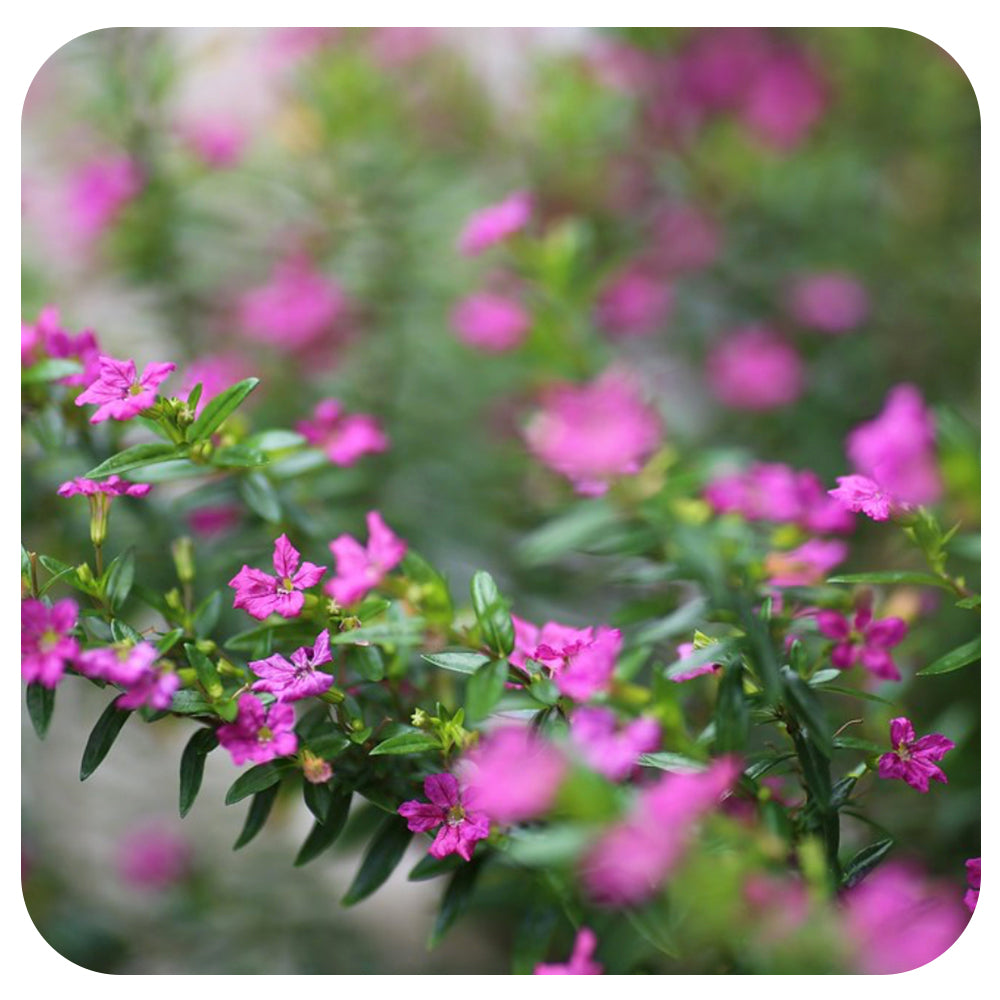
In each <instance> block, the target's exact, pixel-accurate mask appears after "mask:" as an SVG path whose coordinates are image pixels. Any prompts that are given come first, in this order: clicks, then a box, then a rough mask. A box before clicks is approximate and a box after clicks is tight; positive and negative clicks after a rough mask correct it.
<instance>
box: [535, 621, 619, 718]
mask: <svg viewBox="0 0 1000 1000" xmlns="http://www.w3.org/2000/svg"><path fill="white" fill-rule="evenodd" d="M621 645H622V634H621V631H620V630H619V629H616V628H607V627H606V626H604V625H601V626H599V627H598V628H597V629H596V630H595V632H594V638H593V641H591V642H588V643H584V644H583V645H581V646H580V647H579V648H578V649H577V650H575V651H573V652H570V651H568V650H567V651H565V653H564V656H563V662H562V664H561V665H560V666H559V667H556V668H553V674H552V677H553V680H554V681H555V685H556V687H557V688H559V691H560V692H561V693H562V694H564V695H566V696H567V697H569V698H573V699H574V700H575V701H586V700H587V699H588V698H592V697H593V696H594V695H595V694H597V693H599V692H601V691H606V690H607V688H608V685H609V684H610V683H611V675H612V674H613V673H614V669H615V661H616V660H617V658H618V653H619V652H620V650H621ZM539 653H540V654H542V656H544V655H545V653H544V650H543V649H541V648H540V649H539ZM543 662H544V661H543Z"/></svg>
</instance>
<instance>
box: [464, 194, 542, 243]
mask: <svg viewBox="0 0 1000 1000" xmlns="http://www.w3.org/2000/svg"><path fill="white" fill-rule="evenodd" d="M531 208H532V205H531V195H530V194H528V192H527V191H515V192H514V193H513V194H511V195H508V196H507V197H506V198H505V199H504V200H503V201H501V202H497V204H495V205H490V206H488V207H487V208H482V209H480V210H479V211H478V212H475V213H473V214H472V215H471V216H470V217H469V220H468V221H467V222H466V224H465V228H464V229H463V230H462V234H461V235H460V236H459V238H458V249H459V250H460V251H461V252H462V253H463V254H465V256H466V257H474V256H475V255H476V254H480V253H482V252H483V251H484V250H486V249H487V248H488V247H491V246H493V244H494V243H499V242H501V241H502V240H505V239H506V238H507V237H508V236H511V235H513V234H514V233H516V232H518V231H519V230H521V229H524V227H525V226H526V225H527V224H528V220H529V219H530V218H531Z"/></svg>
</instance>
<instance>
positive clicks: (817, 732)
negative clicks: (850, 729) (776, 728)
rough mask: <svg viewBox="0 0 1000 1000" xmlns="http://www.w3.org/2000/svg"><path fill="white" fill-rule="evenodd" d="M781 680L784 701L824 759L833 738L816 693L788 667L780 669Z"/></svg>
mask: <svg viewBox="0 0 1000 1000" xmlns="http://www.w3.org/2000/svg"><path fill="white" fill-rule="evenodd" d="M781 678H782V681H783V683H784V693H785V701H786V702H787V704H788V706H789V707H790V708H791V709H792V711H793V712H794V713H795V717H796V718H797V719H798V721H799V723H800V724H801V725H802V726H803V727H804V728H805V729H806V731H807V732H808V739H809V740H810V741H811V742H813V743H814V744H815V745H816V746H817V747H818V748H819V750H820V752H821V753H822V754H823V756H824V757H829V756H830V753H831V752H832V750H833V737H832V735H831V731H830V722H829V720H828V719H827V717H826V712H825V710H824V709H823V706H822V705H821V704H820V702H819V698H817V696H816V692H815V691H813V689H812V688H810V687H809V685H808V684H806V682H805V681H804V680H803V679H802V678H801V677H799V675H798V674H797V673H795V672H794V671H793V670H791V669H790V668H789V667H782V668H781Z"/></svg>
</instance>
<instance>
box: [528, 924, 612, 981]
mask: <svg viewBox="0 0 1000 1000" xmlns="http://www.w3.org/2000/svg"><path fill="white" fill-rule="evenodd" d="M596 947H597V937H596V935H595V934H594V932H593V931H592V930H591V929H590V928H589V927H581V928H580V930H579V932H578V933H577V935H576V942H575V943H574V945H573V954H572V955H571V956H570V959H569V962H567V963H566V964H565V965H546V964H545V963H544V962H542V963H539V964H538V965H536V966H535V975H536V976H599V975H601V974H602V973H603V972H604V967H603V966H602V965H601V964H600V963H598V962H594V961H591V957H592V956H593V954H594V949H595V948H596Z"/></svg>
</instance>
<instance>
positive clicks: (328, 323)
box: [239, 256, 347, 350]
mask: <svg viewBox="0 0 1000 1000" xmlns="http://www.w3.org/2000/svg"><path fill="white" fill-rule="evenodd" d="M346 306H347V300H346V298H345V296H344V293H343V292H342V291H341V290H340V287H339V286H338V285H337V284H336V283H335V282H333V281H332V280H331V279H329V278H327V277H326V276H325V275H323V274H321V273H320V272H319V271H317V270H316V269H315V267H314V266H313V264H312V263H311V262H310V261H309V260H308V259H307V258H305V257H303V256H294V257H291V258H289V259H288V260H285V261H282V262H281V263H279V264H277V265H276V266H275V268H274V271H273V273H272V275H271V280H270V282H269V283H268V284H266V285H262V286H261V287H260V288H255V289H253V290H252V291H249V292H247V293H246V294H245V295H244V296H243V298H242V299H241V300H240V303H239V319H240V324H241V326H242V327H243V329H244V330H245V331H246V333H247V335H248V336H249V337H252V338H253V339H254V340H259V341H263V342H264V343H270V344H274V345H276V346H278V347H286V348H290V349H292V350H294V349H296V348H299V347H305V346H306V345H308V344H311V343H312V342H313V341H315V340H316V339H317V338H319V337H322V336H323V335H324V334H326V333H328V332H329V331H330V330H331V329H332V327H333V325H334V323H335V322H336V321H337V320H338V319H339V318H340V317H341V316H342V314H343V313H344V311H345V309H346Z"/></svg>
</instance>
